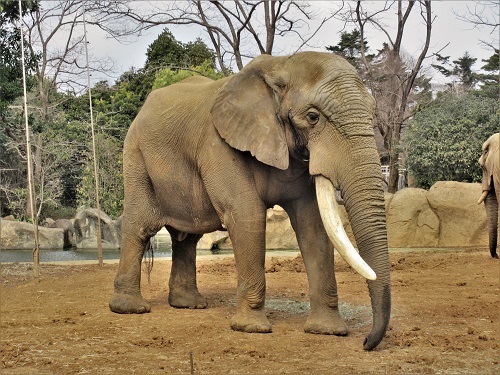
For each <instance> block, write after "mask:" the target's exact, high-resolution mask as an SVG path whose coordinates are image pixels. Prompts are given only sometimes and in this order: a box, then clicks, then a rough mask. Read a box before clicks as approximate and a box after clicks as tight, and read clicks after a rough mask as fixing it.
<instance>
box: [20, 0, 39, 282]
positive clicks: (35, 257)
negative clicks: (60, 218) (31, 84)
mask: <svg viewBox="0 0 500 375" xmlns="http://www.w3.org/2000/svg"><path fill="white" fill-rule="evenodd" d="M19 30H20V33H21V64H22V68H23V93H24V96H23V104H24V122H25V132H26V158H27V159H28V194H29V199H30V209H31V221H32V222H33V231H34V235H35V248H34V249H33V266H34V267H33V271H34V274H35V278H37V279H38V278H39V277H40V269H39V265H40V255H39V252H40V243H39V241H38V218H37V217H35V212H36V202H35V194H34V191H33V168H32V166H31V146H30V131H29V126H28V104H27V99H26V69H25V66H24V34H23V8H22V5H21V0H19Z"/></svg>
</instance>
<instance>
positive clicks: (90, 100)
mask: <svg viewBox="0 0 500 375" xmlns="http://www.w3.org/2000/svg"><path fill="white" fill-rule="evenodd" d="M83 33H84V37H85V57H86V59H87V87H88V91H89V107H90V127H91V129H92V155H93V158H94V181H95V201H96V206H97V259H98V261H99V266H101V267H102V264H103V262H102V242H101V205H100V203H99V177H98V174H97V158H96V152H95V132H94V115H93V112H92V91H91V89H90V70H89V50H88V46H87V44H88V42H87V23H86V22H85V3H84V4H83Z"/></svg>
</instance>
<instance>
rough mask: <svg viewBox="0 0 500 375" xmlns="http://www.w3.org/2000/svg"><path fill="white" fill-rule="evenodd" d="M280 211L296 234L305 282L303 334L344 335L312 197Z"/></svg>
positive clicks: (327, 246) (327, 247)
mask: <svg viewBox="0 0 500 375" xmlns="http://www.w3.org/2000/svg"><path fill="white" fill-rule="evenodd" d="M284 208H285V210H286V211H287V213H288V215H289V217H290V221H291V224H292V227H293V229H294V230H295V233H296V235H297V242H298V244H299V247H300V251H301V254H302V258H303V260H304V265H305V267H306V272H307V279H308V282H309V295H310V302H311V312H310V314H309V317H308V319H307V321H306V324H305V326H304V331H305V332H307V333H318V334H325V335H337V336H345V335H347V333H348V329H347V325H346V324H345V322H344V321H343V319H342V318H341V316H340V313H339V303H338V295H337V282H336V280H335V271H334V260H333V254H334V253H333V245H332V244H331V242H330V240H329V239H328V236H327V234H326V232H325V229H324V227H323V223H322V221H321V217H320V214H319V209H318V205H317V202H316V199H315V196H312V195H311V196H310V197H309V198H306V199H304V200H301V201H296V202H294V203H292V204H288V205H284ZM299 215H300V217H299Z"/></svg>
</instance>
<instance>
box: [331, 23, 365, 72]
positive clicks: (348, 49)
mask: <svg viewBox="0 0 500 375" xmlns="http://www.w3.org/2000/svg"><path fill="white" fill-rule="evenodd" d="M361 47H362V44H361V33H360V32H359V30H356V29H354V30H353V31H351V32H350V33H349V32H347V31H346V32H342V33H341V34H340V41H339V42H338V44H337V45H335V46H327V47H326V50H327V51H330V52H333V53H337V54H339V55H341V56H343V57H344V58H345V59H346V60H347V61H349V62H350V63H351V64H352V65H353V66H355V67H356V68H358V67H359V58H360V56H361ZM363 47H364V50H365V51H368V42H367V41H366V40H364V41H363ZM366 57H367V58H368V59H372V58H373V57H374V55H366Z"/></svg>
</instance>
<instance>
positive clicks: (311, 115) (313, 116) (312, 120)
mask: <svg viewBox="0 0 500 375" xmlns="http://www.w3.org/2000/svg"><path fill="white" fill-rule="evenodd" d="M306 118H307V121H308V122H309V124H311V125H315V124H316V123H317V122H318V121H319V114H317V113H316V112H308V113H307V115H306Z"/></svg>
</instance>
